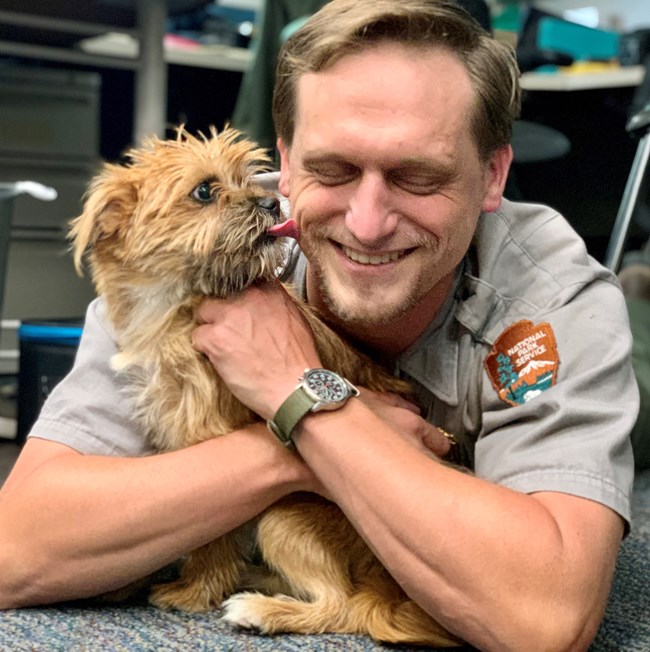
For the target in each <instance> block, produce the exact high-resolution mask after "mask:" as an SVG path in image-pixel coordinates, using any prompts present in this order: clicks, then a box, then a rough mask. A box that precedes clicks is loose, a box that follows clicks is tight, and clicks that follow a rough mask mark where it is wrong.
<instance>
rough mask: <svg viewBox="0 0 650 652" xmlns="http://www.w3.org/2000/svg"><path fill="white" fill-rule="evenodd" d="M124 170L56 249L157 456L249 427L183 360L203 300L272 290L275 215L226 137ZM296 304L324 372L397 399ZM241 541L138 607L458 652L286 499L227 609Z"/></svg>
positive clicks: (324, 521)
mask: <svg viewBox="0 0 650 652" xmlns="http://www.w3.org/2000/svg"><path fill="white" fill-rule="evenodd" d="M128 155H129V157H130V163H129V164H128V165H125V166H119V165H111V164H107V165H105V166H104V169H103V171H102V172H101V173H100V174H99V175H98V176H97V177H96V178H95V179H94V180H93V182H92V183H91V185H90V187H89V190H88V193H87V196H86V201H85V205H84V211H83V214H82V215H81V216H79V217H78V218H76V219H75V220H73V222H72V227H71V232H70V235H71V238H72V240H73V247H74V257H75V264H76V266H77V268H78V269H81V266H82V262H83V260H84V259H86V260H87V262H88V263H89V266H90V269H91V272H92V277H93V281H94V283H95V286H96V289H97V292H98V294H100V295H102V296H103V297H104V299H105V301H106V303H107V307H108V314H109V317H110V320H111V322H112V323H113V326H114V328H115V333H116V336H117V343H118V348H119V353H118V354H117V356H116V357H115V359H114V360H113V365H114V368H115V369H116V371H117V372H118V373H120V374H123V375H125V377H126V378H127V379H128V381H129V383H128V384H129V387H130V388H131V394H132V396H131V398H132V400H133V405H134V414H135V418H136V420H137V423H138V424H139V427H140V428H141V429H142V431H143V433H144V435H145V436H146V437H147V438H148V439H149V441H150V442H151V443H152V444H153V446H154V447H155V448H156V449H157V450H159V451H169V450H175V449H180V448H184V447H187V446H191V445H192V444H195V443H197V442H200V441H203V440H206V439H208V438H212V437H217V436H219V435H223V434H226V433H228V432H231V431H233V430H235V429H238V428H241V427H243V426H245V425H247V424H250V423H252V422H253V421H254V420H256V419H258V417H256V415H254V414H253V413H251V411H250V410H249V409H248V408H246V407H245V406H243V405H242V404H241V403H239V402H238V401H237V400H236V399H235V398H234V397H233V396H232V394H231V393H230V391H229V390H228V388H227V387H226V386H225V385H224V383H223V382H222V381H221V379H220V378H219V376H218V375H217V374H216V372H215V370H214V368H213V367H212V365H211V364H210V363H209V361H208V360H207V359H206V358H205V357H204V356H202V355H201V354H199V353H197V352H196V351H195V350H194V349H193V347H192V345H191V334H192V330H193V329H194V327H195V322H194V319H193V316H192V315H193V309H194V308H195V306H197V304H198V303H199V302H201V301H202V299H204V298H205V297H206V296H216V297H226V296H229V295H232V294H233V293H236V292H241V291H242V290H244V289H245V288H246V287H247V286H249V285H250V284H252V283H255V282H258V281H263V280H272V279H274V278H275V273H276V270H277V268H278V267H279V266H280V265H281V263H282V259H283V246H282V242H281V241H280V240H278V239H276V238H272V237H269V236H268V235H267V230H268V229H269V227H271V226H272V225H274V224H275V223H277V222H278V221H279V220H280V215H279V208H278V202H277V199H276V198H275V196H274V195H273V194H271V193H269V192H266V191H264V190H263V189H261V188H260V187H258V186H256V185H255V183H254V175H255V174H256V173H258V172H260V171H262V170H263V169H265V167H266V166H267V165H268V159H267V158H266V156H265V154H264V152H263V151H262V150H261V149H257V148H255V146H254V145H252V144H251V143H249V142H247V141H245V140H243V139H242V138H241V137H240V134H239V133H238V132H236V131H235V130H233V129H226V130H224V131H223V132H221V133H220V134H217V132H216V131H215V130H214V129H212V130H211V134H210V137H203V136H201V137H199V138H196V137H193V136H191V135H190V134H188V133H187V132H185V131H184V130H183V129H182V128H179V129H178V132H177V137H176V139H175V140H168V141H164V140H159V139H155V138H154V139H151V140H150V141H148V142H147V143H146V144H145V145H144V146H143V147H142V148H140V149H134V150H132V151H130V152H129V153H128ZM297 303H298V304H299V305H301V306H302V307H303V312H304V315H305V318H306V319H307V320H308V323H309V324H310V326H311V328H312V330H313V332H314V336H315V338H316V341H317V347H318V351H319V354H320V357H321V360H322V362H323V364H324V366H325V367H328V368H330V369H333V370H336V371H338V372H339V373H341V374H342V375H343V376H345V377H346V378H348V379H349V380H350V381H351V382H353V383H357V384H359V385H362V386H366V387H369V388H371V389H375V390H379V391H400V390H403V385H401V384H400V382H399V381H397V380H396V379H394V378H392V377H391V376H390V375H389V374H387V373H385V372H384V371H383V370H382V369H380V368H379V367H377V366H375V365H374V364H372V363H371V362H370V361H369V360H368V359H366V358H364V357H361V356H360V355H359V354H357V353H356V352H355V351H353V349H351V348H350V347H349V346H348V345H346V344H344V343H343V342H342V341H341V340H340V338H339V337H338V336H337V335H335V334H334V333H333V332H332V331H331V330H330V329H329V328H327V327H326V326H325V325H323V324H322V323H321V322H320V321H319V320H318V319H317V318H316V317H315V316H314V315H312V313H311V312H310V311H309V310H308V309H307V308H306V307H304V306H303V304H302V302H300V301H297ZM269 436H271V435H270V434H269ZM233 490H236V488H234V487H233ZM240 534H241V533H240V532H234V533H232V534H230V535H227V536H224V537H221V538H220V539H218V540H216V541H214V542H212V543H210V544H209V545H207V546H204V547H202V548H200V549H198V550H196V551H194V552H192V553H191V554H189V555H188V557H187V558H186V559H185V560H184V564H183V568H182V572H181V576H180V578H179V579H178V580H177V581H174V582H171V583H169V584H164V585H159V586H157V587H154V589H153V591H152V594H151V598H150V599H151V601H152V602H153V603H154V604H155V605H158V606H159V607H163V608H179V609H184V610H190V611H205V610H208V609H211V608H215V607H218V606H219V605H221V603H222V601H223V600H224V599H225V598H228V597H229V596H232V597H230V599H229V600H228V601H227V602H226V604H225V616H224V617H225V618H226V619H227V620H228V621H230V622H232V623H235V624H237V625H240V626H245V627H255V628H257V629H259V630H260V631H262V632H265V633H274V632H296V633H317V632H326V631H329V632H349V633H367V634H369V635H370V636H372V637H374V638H375V639H378V640H382V641H389V642H395V643H418V644H426V645H431V646H443V645H444V646H447V645H457V644H458V641H457V639H455V638H454V637H453V636H451V635H450V634H448V633H447V632H446V631H445V630H444V629H442V628H441V627H440V626H439V625H438V624H437V623H435V622H434V621H433V620H432V619H431V618H430V617H429V616H427V615H426V614H425V613H424V612H423V611H422V610H421V609H420V608H419V607H418V606H417V605H416V604H415V603H414V602H413V601H412V600H410V599H409V598H408V597H407V596H406V595H405V594H404V592H403V591H402V590H401V589H400V587H399V586H398V584H397V583H396V582H395V581H394V580H393V579H392V578H391V577H390V576H389V574H388V573H387V572H386V570H385V569H384V568H383V567H382V566H381V564H380V563H379V562H378V561H377V559H376V558H375V557H374V556H373V555H372V553H371V552H370V550H369V548H368V547H367V546H366V545H365V543H364V542H363V541H362V540H361V538H360V537H359V536H358V534H357V533H356V531H355V530H354V528H353V527H352V526H351V524H350V523H349V522H348V521H347V520H346V519H345V517H344V516H343V514H342V513H341V511H340V510H339V509H338V508H337V507H336V506H335V505H333V504H331V503H329V502H327V501H325V500H323V499H321V498H319V497H317V496H313V495H307V494H301V495H294V496H290V497H288V498H286V499H284V500H282V501H280V502H279V503H277V504H276V505H275V506H273V507H272V508H271V509H269V510H268V511H266V512H265V513H264V514H263V515H262V516H261V517H260V519H259V521H258V522H257V545H258V547H259V551H260V554H261V557H262V558H263V561H264V565H265V568H266V569H267V574H266V579H264V580H263V581H262V582H257V585H256V587H255V588H258V589H262V591H264V592H246V593H238V594H236V595H234V596H233V595H232V594H233V593H234V592H235V591H236V590H237V588H238V587H241V585H242V578H243V577H244V575H245V571H247V569H248V567H249V566H250V563H249V561H248V559H247V556H246V554H245V552H244V547H243V546H242V545H241V538H242V537H241V536H240ZM260 584H261V586H260ZM276 592H279V593H281V595H279V596H272V595H268V593H276ZM265 593H266V594H265Z"/></svg>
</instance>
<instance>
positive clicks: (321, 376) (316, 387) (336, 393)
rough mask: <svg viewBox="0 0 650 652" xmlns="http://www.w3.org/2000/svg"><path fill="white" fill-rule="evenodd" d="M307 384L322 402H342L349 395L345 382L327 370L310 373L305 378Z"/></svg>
mask: <svg viewBox="0 0 650 652" xmlns="http://www.w3.org/2000/svg"><path fill="white" fill-rule="evenodd" d="M305 383H306V385H307V387H308V388H309V389H310V390H311V391H312V392H313V393H314V394H316V396H318V398H319V399H320V400H321V401H327V402H328V403H335V402H337V401H342V400H343V399H344V398H345V397H346V396H347V395H348V393H349V392H348V388H347V385H346V384H345V383H344V382H343V380H342V379H341V378H340V377H339V376H337V375H335V374H333V373H331V372H329V371H326V370H321V369H317V370H315V371H311V372H309V374H307V376H306V378H305Z"/></svg>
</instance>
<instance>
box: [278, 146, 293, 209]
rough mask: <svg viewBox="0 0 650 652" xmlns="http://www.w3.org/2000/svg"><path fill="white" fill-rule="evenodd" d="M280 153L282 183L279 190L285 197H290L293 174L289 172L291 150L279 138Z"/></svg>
mask: <svg viewBox="0 0 650 652" xmlns="http://www.w3.org/2000/svg"><path fill="white" fill-rule="evenodd" d="M277 146H278V152H279V153H280V183H279V184H278V190H279V191H280V192H281V193H282V194H283V195H284V196H285V197H288V196H289V190H290V188H291V174H290V172H289V154H290V149H289V148H288V147H287V146H286V145H285V143H284V141H283V140H282V138H278V143H277Z"/></svg>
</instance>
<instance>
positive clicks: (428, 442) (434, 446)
mask: <svg viewBox="0 0 650 652" xmlns="http://www.w3.org/2000/svg"><path fill="white" fill-rule="evenodd" d="M427 426H429V427H428V429H427V432H426V433H424V434H423V436H422V443H423V444H424V445H425V446H426V447H427V448H428V449H429V450H430V451H431V452H432V453H435V454H436V455H437V456H438V457H445V456H446V455H447V454H448V453H449V451H450V450H451V448H452V446H455V445H456V440H455V439H454V437H453V435H451V434H450V433H448V432H447V431H446V430H443V429H442V428H438V427H436V426H432V425H430V424H427Z"/></svg>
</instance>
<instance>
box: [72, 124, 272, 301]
mask: <svg viewBox="0 0 650 652" xmlns="http://www.w3.org/2000/svg"><path fill="white" fill-rule="evenodd" d="M127 156H128V157H129V159H130V162H129V163H128V164H127V165H124V166H120V165H114V164H106V165H105V166H104V168H103V170H102V171H101V172H100V174H99V175H98V176H97V177H96V178H95V179H94V180H93V181H92V182H91V184H90V186H89V189H88V192H87V193H86V198H85V203H84V210H83V213H82V214H81V215H80V216H79V217H77V218H76V219H74V220H73V221H72V222H71V229H70V238H71V239H72V241H73V251H74V260H75V265H76V267H77V269H78V270H80V269H81V266H82V261H83V260H84V258H87V260H88V262H89V264H90V268H91V271H92V275H93V280H94V282H95V285H96V287H97V290H98V292H99V293H100V294H105V293H106V291H107V290H110V289H111V288H113V289H114V290H116V291H117V289H118V288H121V289H122V290H123V289H124V288H125V287H128V286H138V287H139V288H140V289H142V290H145V291H146V290H147V289H148V288H149V287H153V286H156V287H158V288H159V289H161V290H164V292H166V293H167V294H169V295H170V297H171V296H173V297H174V300H175V301H179V300H182V299H184V298H186V297H187V296H190V295H196V294H201V295H212V296H219V297H225V296H228V295H230V294H232V293H235V292H239V291H240V290H242V289H244V288H245V287H247V286H248V285H250V284H251V283H253V282H255V281H258V280H269V279H271V278H273V276H274V274H275V271H276V269H277V268H278V266H279V265H280V264H281V262H282V256H283V247H282V244H281V242H280V241H278V240H277V239H276V238H274V237H271V236H270V235H268V234H267V230H268V229H269V228H270V227H271V226H273V225H275V224H276V223H278V222H279V221H280V219H281V218H280V209H279V202H278V200H277V198H276V197H275V195H274V194H272V193H270V192H268V191H265V190H263V189H262V188H261V187H259V186H258V185H256V184H255V181H254V179H253V177H254V175H255V174H257V173H259V172H261V171H264V170H266V169H268V166H269V159H268V157H267V155H266V153H265V151H264V150H262V149H259V148H257V147H256V146H255V145H254V144H252V143H251V142H250V141H246V140H245V139H243V138H242V137H241V134H240V133H239V132H237V131H236V130H234V129H231V128H226V129H225V130H223V131H222V132H221V133H217V131H216V130H215V129H214V128H213V129H211V130H210V136H209V137H208V136H203V135H201V136H200V137H198V138H197V137H194V136H192V135H190V134H189V133H187V132H186V131H185V130H184V129H183V128H182V127H179V128H178V129H177V136H176V139H174V140H159V139H157V138H153V139H151V140H149V141H147V143H146V144H145V145H144V146H143V147H142V148H138V149H132V150H131V151H129V152H128V153H127Z"/></svg>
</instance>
